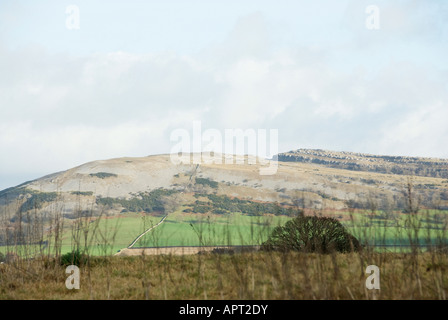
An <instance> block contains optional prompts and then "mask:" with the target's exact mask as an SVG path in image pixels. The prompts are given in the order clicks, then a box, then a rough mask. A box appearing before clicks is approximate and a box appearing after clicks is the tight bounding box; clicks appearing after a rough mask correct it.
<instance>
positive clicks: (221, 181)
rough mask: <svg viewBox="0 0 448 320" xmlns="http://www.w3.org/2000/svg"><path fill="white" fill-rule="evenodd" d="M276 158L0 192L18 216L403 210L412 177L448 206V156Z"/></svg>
mask: <svg viewBox="0 0 448 320" xmlns="http://www.w3.org/2000/svg"><path fill="white" fill-rule="evenodd" d="M278 158H279V160H280V161H279V162H278V171H277V173H276V174H274V175H265V176H261V175H259V168H260V164H259V162H257V163H256V164H251V163H250V162H249V161H248V157H246V158H245V159H246V161H245V163H244V164H213V163H204V164H200V165H196V164H178V165H176V164H173V162H172V161H171V159H170V156H169V155H154V156H148V157H139V158H117V159H110V160H100V161H93V162H89V163H86V164H83V165H80V166H78V167H75V168H72V169H69V170H66V171H63V172H59V173H54V174H51V175H48V176H45V177H42V178H40V179H36V180H34V181H30V182H26V183H23V184H21V185H19V186H17V187H13V188H9V189H6V190H3V191H1V192H0V213H3V214H5V213H7V212H9V216H10V217H12V218H11V219H12V221H13V220H14V217H16V218H17V212H27V211H33V212H40V213H42V214H43V215H47V216H48V217H50V216H51V214H52V212H55V211H58V212H61V213H62V214H63V216H64V217H66V218H73V216H74V214H75V213H76V212H78V211H81V212H82V211H86V210H90V211H92V210H93V211H97V212H99V211H103V212H104V211H107V212H108V214H116V213H120V212H126V211H145V212H148V213H150V212H154V213H157V212H159V213H160V212H163V211H165V210H166V209H167V208H168V209H169V207H171V208H173V207H178V206H180V205H183V206H186V211H187V212H198V213H204V212H209V211H210V212H215V213H226V212H229V211H231V210H237V211H240V212H243V213H247V214H262V213H263V212H262V211H267V212H266V213H272V212H277V213H279V212H280V214H286V210H287V209H288V208H289V209H290V210H291V208H297V207H300V208H310V209H335V210H341V209H344V208H347V204H348V203H350V205H352V206H354V207H357V208H362V207H366V208H368V207H369V206H371V205H372V203H374V204H375V207H377V208H390V207H394V208H404V207H405V206H406V199H405V195H406V192H408V187H409V185H408V184H409V183H412V191H413V197H415V198H416V201H418V203H419V205H421V206H422V207H429V208H431V207H434V206H437V207H441V208H447V207H448V180H447V179H446V178H444V177H442V176H444V172H445V171H444V170H446V168H444V167H443V164H444V163H447V160H440V159H423V158H407V157H385V156H371V155H362V154H353V153H346V152H331V151H323V150H306V149H299V150H297V151H292V152H288V153H283V154H280V155H279V157H278ZM394 168H401V169H400V170H398V169H394ZM415 168H419V169H415ZM397 172H399V174H398V173H397ZM408 172H410V173H412V172H414V173H416V172H419V173H421V174H420V175H417V174H415V175H414V174H412V176H411V175H407V174H405V173H408ZM410 179H411V180H410ZM14 212H15V213H14Z"/></svg>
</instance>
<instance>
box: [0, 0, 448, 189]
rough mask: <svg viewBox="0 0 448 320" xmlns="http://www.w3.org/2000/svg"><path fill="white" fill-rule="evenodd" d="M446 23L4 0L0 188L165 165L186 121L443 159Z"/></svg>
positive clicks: (330, 8) (405, 6) (414, 6)
mask: <svg viewBox="0 0 448 320" xmlns="http://www.w3.org/2000/svg"><path fill="white" fill-rule="evenodd" d="M70 5H75V6H76V8H77V9H79V20H77V19H76V16H75V15H74V11H67V8H70V7H69V6H70ZM368 5H374V6H375V8H377V9H378V10H379V11H377V12H378V13H379V15H375V16H373V15H372V11H366V8H367V7H368ZM372 17H373V18H372ZM447 17H448V2H447V1H442V0H441V1H428V0H421V1H412V0H409V1H392V0H387V1H375V0H374V1H371V0H369V1H363V0H353V1H349V0H347V1H342V0H341V1H335V0H326V1H319V0H318V1H316V0H314V1H298V0H291V1H285V0H280V1H279V0H275V1H273V0H271V1H262V0H254V1H250V0H243V1H241V0H238V1H233V0H226V1H223V0H220V1H213V0H212V1H211V0H196V1H192V0H178V1H173V0H168V1H160V0H158V1H147V0H145V1H137V0H127V1H100V0H86V1H78V0H72V1H61V0H54V1H49V0H40V1H35V0H29V1H17V0H14V1H12V0H2V1H1V2H0V152H1V153H0V154H1V156H0V189H3V188H7V187H10V186H13V185H17V184H19V183H22V182H24V181H26V180H31V179H35V178H38V177H40V176H42V175H46V174H49V173H53V172H57V171H61V170H66V169H69V168H71V167H74V166H77V165H80V164H83V163H85V162H88V161H92V160H99V159H109V158H114V157H122V156H146V155H151V154H160V153H169V152H170V149H171V148H172V146H173V143H172V142H170V133H171V132H173V130H175V129H178V128H184V129H186V130H191V129H192V123H193V121H201V123H202V127H203V129H204V130H205V129H207V128H213V129H218V130H224V129H226V128H230V129H231V128H241V129H278V133H279V151H280V152H282V151H288V150H292V149H298V148H321V149H329V150H338V151H341V150H345V151H354V152H365V153H374V154H387V155H411V156H431V157H447V158H448V125H447V123H448V81H447V80H448V59H447V56H448V50H447V49H448V28H447V26H448V20H447ZM377 18H379V19H377ZM372 19H374V20H372ZM372 21H377V22H378V23H379V24H377V25H375V26H377V27H379V28H374V29H371V28H368V27H367V25H369V26H371V25H372V24H371V23H372ZM77 22H79V25H78V24H77ZM366 22H370V24H369V23H367V25H366ZM73 26H79V29H76V28H75V29H74V28H73Z"/></svg>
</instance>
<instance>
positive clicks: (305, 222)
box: [262, 216, 361, 253]
mask: <svg viewBox="0 0 448 320" xmlns="http://www.w3.org/2000/svg"><path fill="white" fill-rule="evenodd" d="M360 249H361V245H360V243H359V241H358V240H357V239H356V238H355V237H354V236H352V235H351V234H350V233H348V232H347V231H346V229H345V228H344V226H343V225H342V224H341V223H340V222H339V221H337V220H336V219H334V218H327V217H316V216H298V217H296V218H295V219H293V220H290V221H288V222H287V223H286V224H285V225H284V226H278V227H276V228H275V229H274V230H273V232H272V234H271V235H270V237H269V239H268V240H267V241H266V242H264V243H263V244H262V250H278V251H302V252H318V253H330V252H334V251H337V252H350V251H359V250H360Z"/></svg>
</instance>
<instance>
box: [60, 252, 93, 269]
mask: <svg viewBox="0 0 448 320" xmlns="http://www.w3.org/2000/svg"><path fill="white" fill-rule="evenodd" d="M87 260H88V256H87V255H86V254H84V253H82V252H81V251H79V250H73V251H72V252H67V253H65V254H63V255H62V256H61V259H60V264H61V265H62V266H70V265H75V266H78V267H80V266H82V265H84V264H86V263H87Z"/></svg>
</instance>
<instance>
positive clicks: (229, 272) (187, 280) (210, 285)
mask: <svg viewBox="0 0 448 320" xmlns="http://www.w3.org/2000/svg"><path fill="white" fill-rule="evenodd" d="M368 265H377V266H378V267H379V269H380V285H381V289H380V290H368V289H366V286H365V282H366V279H367V276H368V274H366V273H365V269H366V267H367V266H368ZM447 268H448V257H447V254H445V253H441V252H436V251H433V252H426V253H417V252H414V253H374V252H370V251H365V252H362V253H352V254H333V255H321V254H305V253H288V254H281V253H272V252H253V253H242V254H234V255H227V254H222V255H218V254H204V255H184V256H174V255H153V256H137V257H95V258H90V260H89V262H88V264H87V265H85V266H81V267H80V274H81V281H80V286H81V288H80V289H79V290H76V289H73V290H69V289H67V288H66V287H65V280H66V278H67V277H68V275H67V274H65V267H64V266H60V265H59V264H58V263H56V261H55V260H48V259H42V260H40V259H36V260H28V261H27V260H20V259H19V260H15V261H12V262H11V263H8V264H2V265H0V299H120V300H125V299H155V300H163V299H168V300H175V299H176V300H179V299H180V300H183V299H200V300H202V299H218V300H219V299H256V300H259V299H273V300H280V299H281V300H287V299H331V300H338V299H346V300H350V299H356V300H358V299H387V300H388V299H446V298H447V296H446V293H447V290H448V276H447V273H446V270H447Z"/></svg>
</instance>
